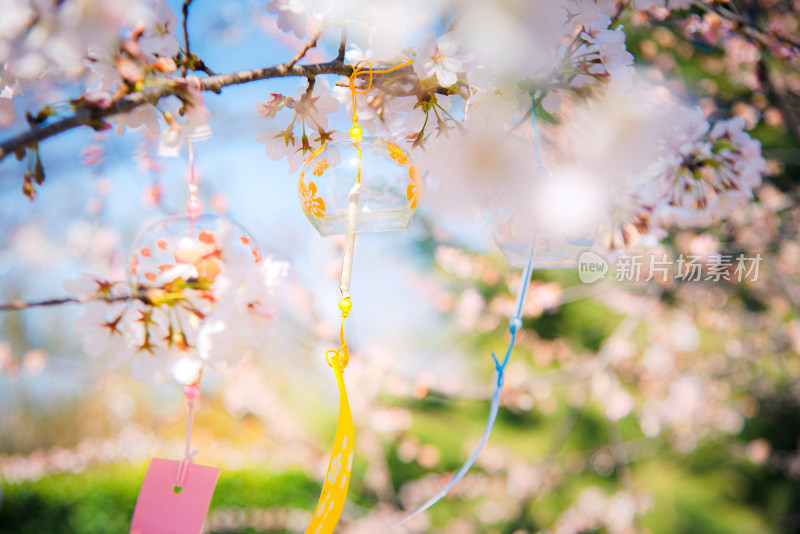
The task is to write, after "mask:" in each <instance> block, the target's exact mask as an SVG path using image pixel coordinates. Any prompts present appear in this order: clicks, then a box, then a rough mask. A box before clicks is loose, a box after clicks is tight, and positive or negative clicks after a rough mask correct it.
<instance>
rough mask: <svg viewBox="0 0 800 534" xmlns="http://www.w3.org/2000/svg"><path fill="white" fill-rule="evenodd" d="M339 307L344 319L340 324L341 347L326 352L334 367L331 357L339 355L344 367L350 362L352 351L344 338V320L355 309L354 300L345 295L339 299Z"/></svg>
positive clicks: (329, 363)
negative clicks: (348, 348)
mask: <svg viewBox="0 0 800 534" xmlns="http://www.w3.org/2000/svg"><path fill="white" fill-rule="evenodd" d="M339 309H340V310H341V311H342V321H341V323H340V325H339V348H338V349H336V350H329V351H328V352H326V353H325V359H326V360H327V362H328V365H330V366H331V367H333V362H332V361H331V358H333V357H334V356H336V357H338V358H339V366H340V367H341V368H342V369H344V368H345V367H347V364H348V363H350V352H349V351H348V350H347V343H346V342H345V340H344V320H345V318H347V315H348V314H349V313H350V310H352V309H353V302H352V301H351V300H350V297H345V298H343V299H342V300H340V301H339Z"/></svg>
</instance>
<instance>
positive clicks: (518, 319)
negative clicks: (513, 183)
mask: <svg viewBox="0 0 800 534" xmlns="http://www.w3.org/2000/svg"><path fill="white" fill-rule="evenodd" d="M531 100H533V108H532V112H531V122H532V123H533V139H534V143H535V146H536V163H537V165H538V166H539V167H540V168H541V167H542V155H541V151H540V148H539V126H538V125H537V123H536V105H535V102H536V101H535V100H534V98H533V93H531ZM537 233H538V231H537V229H536V228H534V231H533V239H531V249H530V252H528V261H527V263H526V264H525V268H524V270H523V271H522V279H521V281H520V287H519V293H517V306H516V309H515V312H514V317H513V318H512V319H511V320H510V321H509V325H508V330H509V332H511V341H510V342H509V344H508V349H506V355H505V357H504V358H503V361H500V360H498V359H497V356H496V355H495V353H494V352H492V360H494V369H495V373H496V379H495V384H494V393H493V394H492V403H491V405H490V407H489V417H488V418H487V419H486V426H485V427H484V429H483V435H482V436H481V440H480V441H479V442H478V446H477V447H475V450H474V451H472V454H470V456H469V458H467V461H466V462H464V465H462V466H461V469H459V470H458V471H457V472H456V474H455V475H454V476H453V478H452V479H451V480H450V482H448V483H447V484H446V485H445V486H444V487H443V488H442V489H440V490H439V491H438V492H437V493H436V494H435V495H434V496H433V497H431V498H430V499H428V500H427V501H425V502H424V503H423V504H422V505H421V506H419V507H418V508H417V509H415V510H414V511H412V512H410V513H408V514H406V515H405V516H404V517H403V518H402V519H401V520H400V521H398V522H397V523H395V526H399V525H402V524H403V523H405V522H406V521H408V520H409V519H412V518H414V517H416V516H418V515H419V514H421V513H422V512H424V511H425V510H427V509H429V508H430V507H431V506H433V505H434V504H436V503H437V502H439V501H440V500H442V499H443V498H444V497H445V496H446V495H447V494H448V493H450V490H452V489H453V488H454V487H455V486H456V484H458V483H459V482H461V479H463V478H464V477H465V476H466V474H467V473H468V472H469V470H470V469H471V468H472V466H473V465H474V464H475V461H476V460H477V459H478V456H479V455H480V454H481V451H482V450H483V447H484V446H485V445H486V443H487V442H488V441H489V436H490V435H491V433H492V428H494V424H495V422H496V421H497V411H498V410H499V409H500V397H501V393H502V391H503V381H504V380H505V371H506V365H508V360H509V358H510V357H511V351H512V350H513V349H514V344H515V343H516V341H517V330H519V329H520V328H522V306H523V304H524V303H525V294H526V293H527V291H528V284H529V282H530V280H531V271H532V270H533V256H534V251H535V250H536V234H537Z"/></svg>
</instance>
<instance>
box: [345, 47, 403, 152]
mask: <svg viewBox="0 0 800 534" xmlns="http://www.w3.org/2000/svg"><path fill="white" fill-rule="evenodd" d="M401 57H402V58H403V59H405V62H404V63H401V64H400V65H395V66H394V67H389V68H388V69H380V70H374V69H373V68H372V63H371V62H369V61H367V60H366V59H362V60H361V61H359V62H358V63H356V64H355V65H352V67H353V72H352V74H350V93H351V94H352V95H353V127H352V128H350V137H353V138H357V137H361V135H362V134H363V131H362V130H361V127H360V126H359V125H358V114H357V113H356V95H358V94H359V93H360V94H365V93H368V92H369V91H370V90H371V89H372V75H373V74H386V73H389V72H394V71H396V70H399V69H402V68H403V67H408V66H409V65H411V64H412V63H414V60H413V59H409V58H407V57H405V56H401ZM365 71H366V72H369V82H368V83H367V86H366V87H365V88H363V89H356V78H357V77H358V76H359V75H360V74H362V73H364V72H365Z"/></svg>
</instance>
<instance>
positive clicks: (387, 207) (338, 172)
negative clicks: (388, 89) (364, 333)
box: [298, 60, 420, 534]
mask: <svg viewBox="0 0 800 534" xmlns="http://www.w3.org/2000/svg"><path fill="white" fill-rule="evenodd" d="M410 64H411V61H410V60H408V61H406V62H405V63H403V64H402V65H397V66H395V67H392V68H389V69H383V70H373V69H372V66H371V64H370V63H369V62H367V61H360V62H358V63H357V64H356V65H355V66H353V72H352V74H351V75H350V83H349V85H350V92H351V93H352V96H353V126H352V127H351V128H350V138H349V139H345V140H341V141H334V142H331V143H327V144H325V145H323V146H322V147H320V148H319V149H317V150H316V151H314V153H312V154H311V156H309V158H308V159H307V160H306V162H305V163H304V165H303V168H302V170H301V172H300V180H299V183H298V194H299V198H300V204H301V205H302V207H303V211H304V212H305V214H306V217H307V218H308V220H309V221H310V222H311V224H312V225H313V226H314V228H316V229H317V231H318V232H319V233H320V235H323V236H328V235H337V234H344V235H345V246H344V257H343V259H342V273H341V278H340V282H339V291H340V292H341V295H342V298H341V300H340V301H339V310H340V311H341V323H340V327H339V342H340V345H339V348H338V349H336V350H329V351H327V353H326V354H325V358H326V360H327V362H328V365H330V366H331V367H332V368H333V372H334V375H335V376H336V382H337V384H338V387H339V418H338V421H337V424H336V435H335V436H334V440H333V451H332V452H331V458H330V462H329V464H328V471H327V474H326V476H325V481H324V483H323V486H322V493H321V494H320V498H319V502H318V504H317V507H316V509H315V511H314V516H313V518H312V520H311V524H310V525H309V526H308V528H307V529H306V533H307V534H329V533H331V532H333V529H334V528H335V527H336V524H337V523H338V521H339V516H340V515H341V513H342V508H343V506H344V502H345V499H346V497H347V488H348V486H349V484H350V473H351V470H352V466H353V449H354V446H355V434H354V430H353V418H352V415H351V413H350V404H349V402H348V400H347V391H346V390H345V384H344V378H343V374H342V373H343V371H344V368H345V367H346V366H347V363H348V361H349V360H350V354H349V352H348V349H347V343H346V342H345V336H344V320H345V318H347V316H348V314H349V313H350V310H351V309H352V307H353V304H352V301H351V299H350V275H351V270H352V265H353V247H354V245H355V234H356V233H358V232H381V231H387V230H404V229H406V228H408V225H409V224H410V223H411V219H412V218H413V216H414V210H415V209H416V207H417V203H418V201H419V197H420V176H419V172H418V170H417V168H416V167H415V166H414V164H413V163H412V162H411V158H410V157H409V156H408V154H407V153H406V152H405V151H404V150H403V149H401V148H400V147H398V146H397V145H396V144H394V143H392V142H390V141H388V140H386V139H381V138H375V137H364V136H363V131H362V129H361V127H360V126H359V125H358V115H357V113H356V104H357V94H358V93H366V92H367V91H369V90H370V89H371V87H372V76H373V74H376V73H387V72H392V71H394V70H397V69H400V68H402V67H405V66H408V65H410ZM365 72H366V73H367V74H368V76H369V78H368V80H369V81H368V83H367V86H366V87H365V88H364V89H357V88H356V86H355V81H356V78H357V77H358V76H359V75H361V74H364V73H365Z"/></svg>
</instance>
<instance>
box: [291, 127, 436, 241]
mask: <svg viewBox="0 0 800 534" xmlns="http://www.w3.org/2000/svg"><path fill="white" fill-rule="evenodd" d="M357 183H358V184H360V185H359V187H358V188H357V194H356V195H355V199H354V198H353V192H354V189H353V188H354V186H355V185H356V184H357ZM420 189H421V184H420V176H419V171H418V170H417V167H416V166H415V165H414V164H413V163H412V161H411V158H410V157H409V155H408V153H406V152H405V151H404V150H403V149H401V148H400V147H398V146H397V145H395V144H394V143H392V142H390V141H387V140H385V139H381V138H375V137H358V138H355V139H352V138H351V139H344V140H340V141H334V142H331V143H328V144H326V145H324V146H323V147H321V148H320V149H318V150H317V151H315V152H314V153H313V154H312V155H311V156H310V157H309V158H308V159H307V160H306V162H305V163H304V165H303V168H302V169H301V171H300V180H299V183H298V196H299V198H300V204H301V206H302V207H303V212H304V213H305V214H306V217H308V220H309V221H310V222H311V224H312V225H314V228H316V229H317V231H318V232H319V233H320V234H321V235H323V236H326V235H336V234H344V233H347V231H348V220H349V217H348V212H349V211H351V210H354V219H355V220H354V227H353V228H354V231H355V232H383V231H388V230H404V229H406V228H408V225H409V224H410V223H411V219H412V218H413V216H414V210H415V209H416V207H417V203H418V202H419V196H420ZM353 201H354V203H355V205H354V206H351V204H353Z"/></svg>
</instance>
